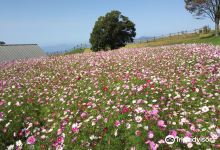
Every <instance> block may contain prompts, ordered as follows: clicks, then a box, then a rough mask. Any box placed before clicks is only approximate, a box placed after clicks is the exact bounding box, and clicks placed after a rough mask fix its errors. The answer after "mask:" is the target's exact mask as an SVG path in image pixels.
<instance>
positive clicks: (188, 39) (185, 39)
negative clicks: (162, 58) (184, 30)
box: [126, 33, 220, 48]
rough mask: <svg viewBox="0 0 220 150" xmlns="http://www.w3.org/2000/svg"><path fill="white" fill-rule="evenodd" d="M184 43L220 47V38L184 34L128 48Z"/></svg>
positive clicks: (211, 35) (209, 35)
mask: <svg viewBox="0 0 220 150" xmlns="http://www.w3.org/2000/svg"><path fill="white" fill-rule="evenodd" d="M182 43H186V44H188V43H208V44H213V45H220V37H215V36H213V33H210V34H184V35H179V36H177V35H176V36H171V37H165V38H161V39H156V40H154V41H149V42H142V43H135V44H128V45H127V46H126V47H127V48H140V47H152V46H163V45H173V44H182Z"/></svg>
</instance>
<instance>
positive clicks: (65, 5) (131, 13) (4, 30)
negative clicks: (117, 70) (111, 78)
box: [0, 0, 213, 47]
mask: <svg viewBox="0 0 220 150" xmlns="http://www.w3.org/2000/svg"><path fill="white" fill-rule="evenodd" d="M0 3H1V4H0V18H1V19H0V41H1V40H2V41H5V42H6V43H9V44H11V43H18V44H19V43H38V44H39V45H40V46H42V47H47V46H56V45H75V44H79V43H88V41H89V36H90V33H91V31H92V28H93V26H94V24H95V21H96V20H97V18H98V17H99V16H102V15H105V14H106V13H107V12H109V11H111V10H119V11H121V12H122V14H123V15H125V16H128V17H129V18H130V20H132V21H133V22H134V23H135V24H136V29H137V37H141V36H155V35H156V36H157V35H161V34H167V33H173V32H178V31H182V30H192V29H195V28H199V27H202V26H204V25H210V26H211V27H212V26H213V25H212V24H213V23H212V22H211V21H210V20H209V19H204V20H197V19H195V18H194V17H193V16H192V15H191V14H190V13H188V12H187V11H186V10H185V8H184V0H136V1H135V0H1V1H0Z"/></svg>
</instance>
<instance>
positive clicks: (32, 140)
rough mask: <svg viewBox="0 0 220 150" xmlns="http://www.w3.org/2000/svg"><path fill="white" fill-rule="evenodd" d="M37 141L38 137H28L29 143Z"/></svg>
mask: <svg viewBox="0 0 220 150" xmlns="http://www.w3.org/2000/svg"><path fill="white" fill-rule="evenodd" d="M35 142H36V139H35V137H34V136H30V137H28V139H27V144H29V145H33V144H34V143H35Z"/></svg>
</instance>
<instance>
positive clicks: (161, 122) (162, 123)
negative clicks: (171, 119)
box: [157, 120, 166, 128]
mask: <svg viewBox="0 0 220 150" xmlns="http://www.w3.org/2000/svg"><path fill="white" fill-rule="evenodd" d="M157 125H158V126H159V127H160V128H165V127H166V125H165V123H164V121H163V120H159V121H158V122H157Z"/></svg>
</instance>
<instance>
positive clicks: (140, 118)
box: [135, 116, 143, 123]
mask: <svg viewBox="0 0 220 150" xmlns="http://www.w3.org/2000/svg"><path fill="white" fill-rule="evenodd" d="M142 120H143V119H142V117H141V116H137V117H135V121H136V122H138V123H140V122H141V121H142Z"/></svg>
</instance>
